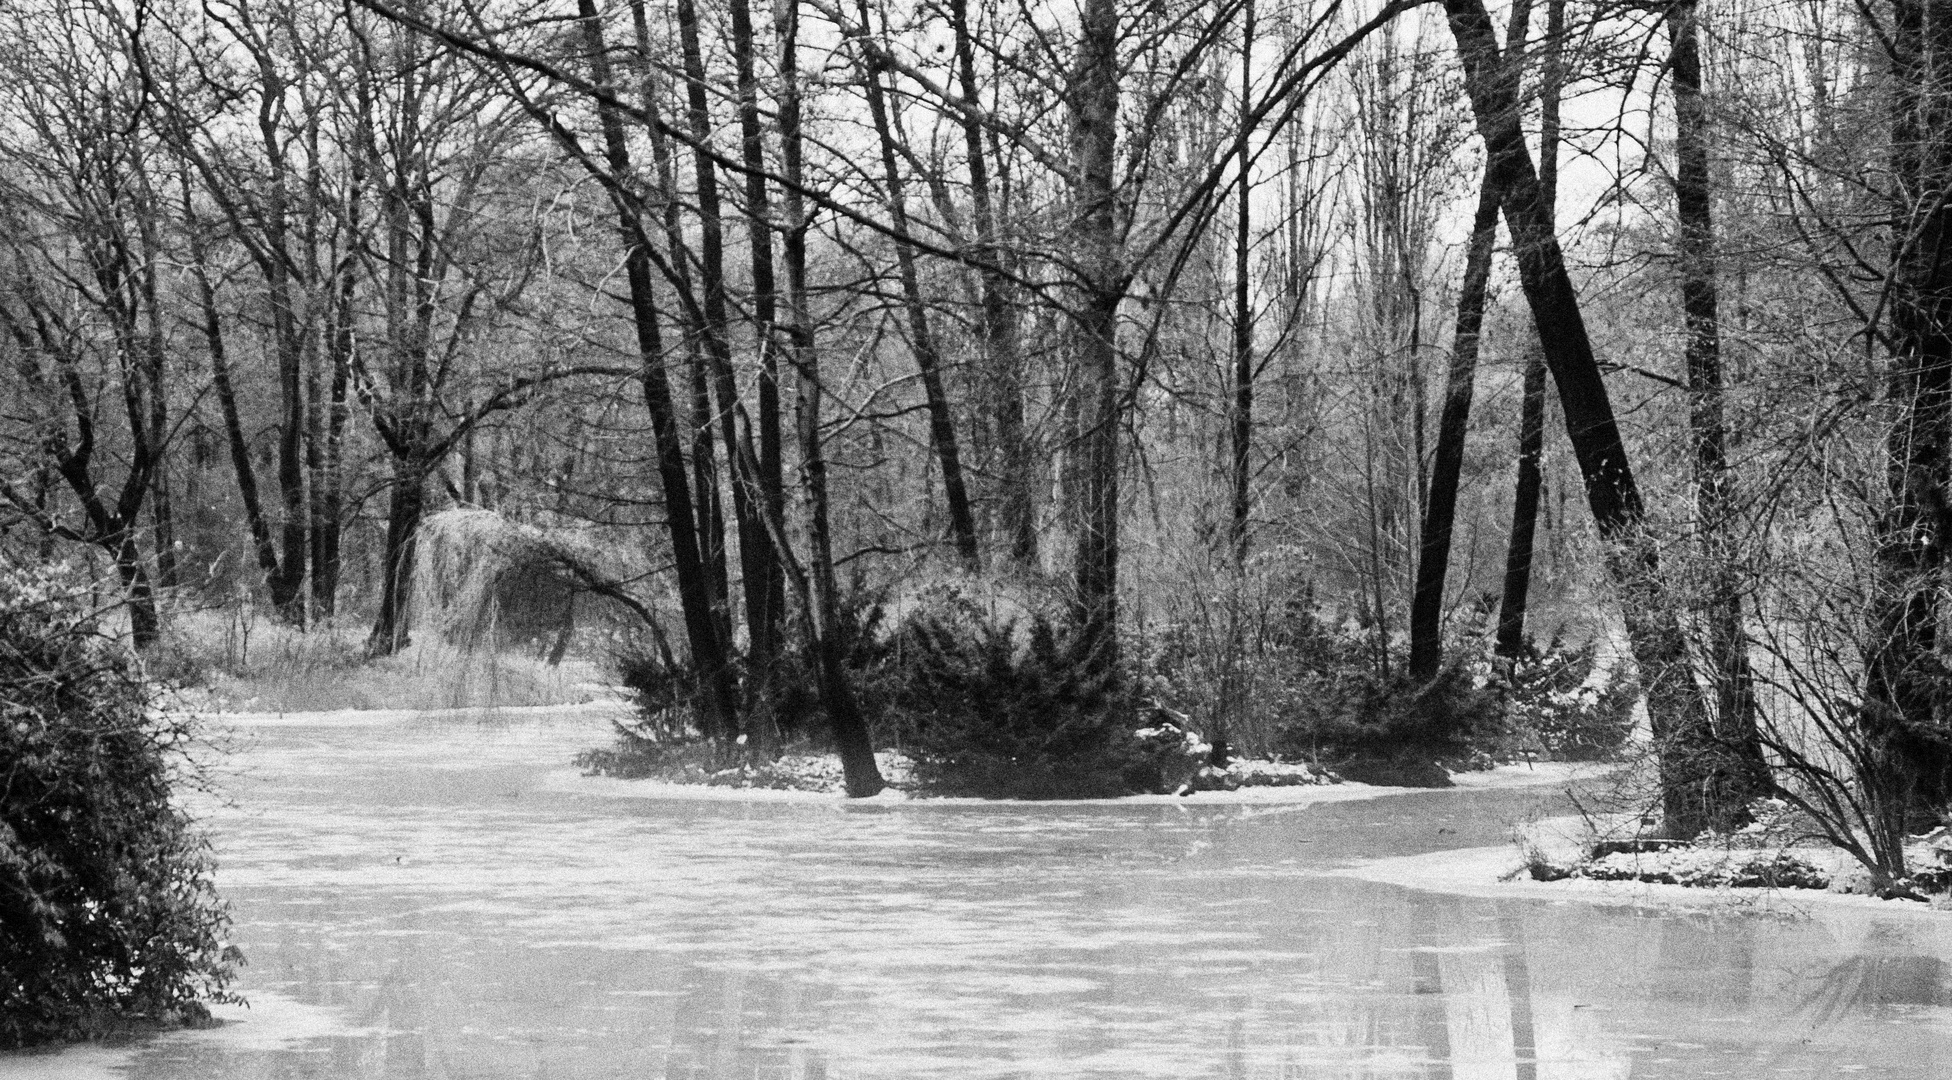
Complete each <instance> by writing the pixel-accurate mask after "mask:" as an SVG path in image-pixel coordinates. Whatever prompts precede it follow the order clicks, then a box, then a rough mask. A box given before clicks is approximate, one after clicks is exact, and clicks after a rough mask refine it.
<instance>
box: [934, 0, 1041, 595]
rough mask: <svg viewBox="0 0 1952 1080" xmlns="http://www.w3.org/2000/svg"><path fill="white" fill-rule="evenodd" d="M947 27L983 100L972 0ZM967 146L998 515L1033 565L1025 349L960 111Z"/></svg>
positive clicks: (985, 167)
mask: <svg viewBox="0 0 1952 1080" xmlns="http://www.w3.org/2000/svg"><path fill="white" fill-rule="evenodd" d="M949 19H950V28H951V30H952V32H953V33H954V35H955V50H956V75H957V78H958V80H959V81H960V84H961V89H962V96H963V100H965V101H971V102H979V101H981V100H982V97H981V95H980V89H979V87H978V85H977V82H976V49H975V45H974V42H973V40H972V38H971V35H970V29H969V0H949ZM962 134H963V149H964V153H965V154H966V155H967V156H968V159H969V202H970V209H971V213H972V215H973V216H974V218H975V222H976V241H977V243H978V244H979V245H981V250H982V256H983V262H982V266H981V268H980V269H979V270H978V271H977V281H978V285H979V287H980V290H981V293H982V305H983V319H982V324H981V325H982V340H983V360H984V376H985V383H986V385H987V387H988V389H989V393H990V398H991V408H992V410H993V411H994V413H995V422H996V441H997V446H998V449H999V451H1000V452H1001V453H1000V457H1001V461H1002V468H1001V470H1000V471H1001V474H1002V475H1001V476H1000V477H999V478H998V481H997V484H998V487H999V488H1000V492H999V494H1000V499H999V503H1000V507H999V511H998V516H999V517H1000V518H1001V519H1002V524H1003V532H1004V535H1005V536H1006V537H1007V538H1008V543H1009V552H1010V560H1011V561H1012V562H1013V563H1015V564H1016V565H1017V566H1019V567H1022V568H1028V567H1032V566H1034V565H1036V562H1037V500H1036V496H1035V484H1036V478H1037V475H1038V472H1039V470H1038V468H1037V462H1036V461H1035V454H1034V453H1033V448H1032V447H1031V444H1030V438H1029V436H1028V434H1027V432H1026V431H1025V429H1024V415H1023V401H1024V386H1023V377H1024V371H1023V349H1022V345H1021V340H1020V337H1019V335H1018V332H1017V311H1016V305H1015V304H1014V303H1013V302H1012V295H1013V290H1012V286H1011V282H1010V278H1009V275H1008V274H1007V273H1005V272H1004V268H1003V267H1004V260H1005V257H1006V254H1007V253H1006V251H1005V249H1004V247H1003V243H1002V235H1001V230H1000V229H999V227H998V212H997V208H996V202H995V196H994V193H993V192H992V191H991V189H990V163H989V156H988V154H987V153H986V152H985V148H984V146H983V136H984V131H983V125H982V123H981V122H980V121H979V120H977V119H976V117H975V116H973V115H971V114H969V113H963V114H962Z"/></svg>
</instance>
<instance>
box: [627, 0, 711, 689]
mask: <svg viewBox="0 0 1952 1080" xmlns="http://www.w3.org/2000/svg"><path fill="white" fill-rule="evenodd" d="M630 18H631V27H632V30H633V32H634V33H635V34H636V38H637V63H638V66H639V80H640V83H641V85H640V87H639V102H638V107H639V108H641V109H642V110H643V111H644V114H645V115H646V116H648V117H653V118H655V117H657V116H658V115H659V112H660V99H661V98H662V96H663V95H662V94H661V92H660V83H661V80H660V79H659V77H658V68H657V66H656V63H655V61H654V57H655V56H656V55H657V54H658V50H657V49H656V48H654V47H653V44H652V41H651V29H650V20H649V18H648V17H647V16H646V14H645V11H644V0H631V3H630ZM650 135H651V139H650V142H651V159H652V163H653V166H654V168H655V171H656V179H657V190H658V194H659V195H660V197H661V201H662V203H663V206H664V215H663V226H664V239H665V243H666V245H667V247H668V252H669V257H668V258H667V260H666V265H667V266H668V267H669V269H670V275H669V276H670V281H671V287H672V288H673V289H675V290H676V291H677V292H678V293H679V294H680V297H681V302H680V304H679V310H680V311H681V312H683V313H684V317H685V361H686V363H685V381H684V384H683V385H684V389H685V392H686V394H687V395H688V397H687V404H688V408H689V417H690V430H691V439H690V451H691V484H692V506H693V509H694V512H695V514H696V518H697V523H698V553H699V559H700V565H701V569H702V572H703V574H704V576H705V581H704V586H705V590H706V594H707V595H708V596H710V598H711V604H712V618H713V621H714V622H715V623H716V624H717V626H718V637H719V640H720V641H725V642H730V641H731V640H732V602H731V585H730V583H729V582H728V580H727V577H726V554H725V506H724V502H723V500H722V499H721V497H720V494H719V484H718V464H717V454H716V452H715V451H714V450H713V447H712V406H711V390H710V360H709V358H708V357H707V355H706V350H705V338H706V334H707V332H708V331H707V327H706V326H705V321H704V320H703V319H700V318H698V316H697V313H698V312H699V311H701V310H702V308H701V306H700V304H699V301H698V295H697V292H696V290H695V289H694V288H693V286H692V278H691V264H692V262H693V253H692V249H691V246H690V243H689V242H688V241H687V240H686V238H685V230H684V200H683V199H680V198H679V197H678V195H677V191H678V183H677V167H676V164H675V162H674V161H673V154H672V150H671V140H670V139H669V138H668V137H667V136H666V135H665V132H664V129H663V128H661V127H658V126H656V125H655V124H654V125H652V126H651V132H650ZM673 407H674V409H675V402H674V406H673ZM676 415H677V414H674V419H675V418H676ZM727 648H728V649H729V648H730V646H729V645H728V646H727ZM728 656H729V652H728Z"/></svg>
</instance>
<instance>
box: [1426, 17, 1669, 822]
mask: <svg viewBox="0 0 1952 1080" xmlns="http://www.w3.org/2000/svg"><path fill="white" fill-rule="evenodd" d="M1444 10H1445V13H1446V14H1447V15H1448V17H1449V22H1450V28H1451V32H1452V34H1453V36H1454V37H1455V38H1456V41H1457V48H1458V53H1459V56H1460V58H1461V59H1462V60H1463V63H1464V70H1465V87H1466V90H1467V92H1468V93H1469V96H1470V98H1471V111H1472V113H1473V114H1474V115H1475V116H1476V118H1477V124H1478V131H1479V134H1480V135H1482V136H1483V138H1484V142H1485V150H1486V154H1487V157H1488V160H1489V161H1490V162H1491V163H1492V170H1493V179H1494V180H1495V182H1496V183H1497V184H1498V188H1499V192H1500V195H1501V196H1502V199H1503V203H1504V214H1505V225H1506V228H1507V229H1509V230H1510V232H1511V236H1512V245H1513V248H1514V253H1515V254H1516V256H1517V258H1518V269H1519V280H1520V283H1521V284H1522V285H1523V287H1524V290H1525V298H1526V301H1527V303H1528V304H1529V306H1530V307H1531V309H1532V319H1533V322H1534V323H1535V324H1536V327H1537V329H1538V334H1539V340H1540V343H1541V347H1542V349H1543V352H1544V354H1545V363H1546V368H1547V370H1548V371H1550V372H1551V374H1552V379H1553V382H1554V383H1555V384H1556V385H1557V387H1558V391H1559V402H1560V405H1561V407H1562V410H1563V412H1564V413H1565V418H1566V434H1567V436H1568V437H1569V439H1570V441H1571V443H1572V450H1573V456H1574V457H1575V458H1576V459H1577V460H1578V462H1579V471H1580V475H1581V477H1582V478H1583V479H1584V480H1585V484H1586V502H1587V506H1588V508H1589V509H1590V510H1591V512H1592V515H1593V520H1594V523H1595V524H1596V525H1597V526H1598V528H1599V533H1600V538H1601V539H1602V541H1604V542H1605V543H1606V544H1607V545H1608V547H1609V548H1610V551H1609V553H1608V556H1607V569H1608V572H1609V574H1610V576H1611V577H1612V578H1613V581H1614V585H1615V587H1616V588H1617V589H1618V590H1619V597H1620V606H1621V610H1622V614H1623V615H1624V616H1625V620H1626V624H1627V637H1628V641H1629V642H1630V643H1631V645H1632V648H1633V655H1634V663H1635V665H1636V666H1637V667H1638V669H1639V673H1640V679H1641V685H1642V688H1643V690H1644V691H1645V692H1646V695H1647V711H1648V716H1649V719H1650V721H1651V723H1652V726H1653V729H1654V737H1655V740H1656V742H1657V743H1659V744H1661V745H1670V744H1673V743H1674V742H1675V741H1676V740H1677V737H1678V734H1679V733H1680V732H1683V731H1692V730H1698V729H1699V727H1700V725H1701V724H1702V723H1704V718H1703V716H1702V705H1701V700H1700V694H1699V692H1698V691H1697V690H1696V688H1695V686H1694V676H1693V671H1692V669H1691V668H1690V666H1689V664H1688V658H1687V655H1686V648H1685V645H1684V642H1683V639H1682V637H1681V634H1680V628H1679V626H1678V624H1677V622H1676V620H1675V618H1674V615H1673V612H1672V609H1671V608H1670V607H1669V606H1668V605H1667V604H1666V603H1665V602H1664V600H1663V598H1662V596H1661V595H1660V589H1659V587H1658V574H1659V568H1660V567H1659V556H1658V554H1657V551H1656V549H1655V546H1654V544H1653V543H1652V540H1651V538H1650V537H1648V536H1647V535H1646V534H1645V526H1646V514H1645V510H1644V508H1643V506H1642V503H1641V501H1640V490H1639V488H1638V486H1637V485H1636V484H1635V482H1634V476H1633V468H1632V465H1631V463H1630V462H1629V460H1628V458H1627V451H1626V446H1625V444H1623V443H1622V442H1621V440H1620V430H1619V426H1618V424H1617V423H1616V422H1615V420H1614V417H1613V403H1612V400H1611V398H1610V396H1609V395H1608V394H1607V390H1606V383H1605V381H1604V380H1603V379H1602V378H1601V376H1600V370H1599V364H1598V362H1597V360H1596V359H1595V357H1594V355H1593V346H1592V342H1591V340H1590V339H1589V338H1588V337H1587V335H1586V322H1585V318H1584V315H1583V314H1582V312H1581V310H1580V305H1579V294H1578V292H1577V291H1576V290H1575V289H1574V288H1573V285H1572V279H1571V277H1570V276H1569V275H1568V274H1567V273H1566V266H1565V256H1564V253H1563V252H1561V251H1560V249H1559V240H1558V237H1557V236H1556V235H1554V231H1553V225H1552V217H1551V214H1550V213H1549V212H1548V210H1547V208H1546V205H1545V201H1544V195H1543V192H1542V191H1541V190H1540V187H1539V179H1538V173H1537V172H1536V171H1534V169H1533V167H1532V154H1531V150H1530V148H1528V147H1527V146H1526V145H1525V138H1524V133H1523V130H1522V129H1521V128H1520V126H1519V113H1518V87H1517V84H1516V80H1515V79H1513V78H1512V77H1511V74H1512V73H1511V71H1510V69H1509V67H1508V66H1507V65H1505V64H1503V63H1502V62H1501V61H1500V57H1499V50H1498V42H1497V37H1496V33H1495V31H1494V30H1493V29H1492V25H1491V17H1490V15H1489V14H1487V13H1486V12H1485V9H1484V4H1483V3H1482V0H1444ZM1673 764H1675V763H1674V762H1672V761H1670V760H1669V759H1668V758H1666V757H1663V758H1662V781H1663V801H1662V809H1663V811H1664V816H1665V823H1664V826H1663V827H1664V828H1665V829H1666V830H1667V831H1668V832H1669V833H1670V834H1671V835H1688V836H1692V835H1694V833H1696V832H1699V831H1700V830H1701V829H1702V828H1703V827H1705V825H1706V822H1705V821H1703V819H1702V818H1701V817H1700V815H1699V813H1698V810H1697V806H1696V805H1695V803H1694V801H1693V800H1692V799H1690V798H1689V793H1688V792H1687V791H1686V790H1685V789H1683V788H1681V787H1679V786H1677V785H1672V784H1667V783H1666V781H1667V780H1669V779H1670V778H1671V777H1670V776H1669V767H1670V766H1671V765H1673Z"/></svg>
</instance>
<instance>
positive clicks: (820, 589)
mask: <svg viewBox="0 0 1952 1080" xmlns="http://www.w3.org/2000/svg"><path fill="white" fill-rule="evenodd" d="M865 14H866V13H865V12H863V15H864V16H865ZM776 25H777V27H778V31H779V40H780V61H781V62H780V77H781V82H782V85H783V87H784V89H783V90H782V92H781V96H780V107H779V130H780V145H781V151H782V154H783V156H784V158H785V161H784V166H785V170H786V177H787V180H788V182H789V183H788V187H787V188H786V192H785V203H786V222H787V232H786V236H785V243H784V247H785V255H786V288H787V305H788V309H789V310H790V312H791V318H790V324H789V340H790V342H791V345H790V348H791V354H792V359H793V366H794V370H795V372H796V373H797V374H798V376H799V388H800V400H799V411H798V416H797V421H798V428H799V437H800V455H801V462H800V480H801V485H802V488H803V490H804V492H805V495H806V513H807V526H806V529H807V547H808V553H807V562H808V565H809V573H808V576H809V577H810V578H811V581H810V583H809V591H810V592H811V594H812V595H811V597H810V600H811V601H812V602H811V603H809V604H808V605H807V608H808V611H807V613H806V620H805V624H806V627H807V631H808V639H809V640H808V651H809V652H811V653H812V654H813V657H814V661H815V671H814V679H815V682H816V684H817V685H818V687H819V692H820V701H821V707H822V709H823V711H825V712H826V714H827V724H828V727H829V728H830V729H831V730H832V732H833V737H834V742H835V746H836V749H838V750H839V752H840V760H841V774H842V778H843V783H844V784H845V785H846V788H847V794H848V795H849V796H851V797H854V798H865V797H867V796H869V795H873V794H875V793H877V792H879V791H880V790H881V789H882V788H884V787H886V786H887V783H886V781H884V780H883V779H882V777H881V770H880V768H879V767H878V766H877V765H876V764H875V760H874V742H873V740H872V738H871V737H870V733H869V731H868V723H867V716H866V714H865V712H864V711H863V710H862V708H861V702H860V699H859V697H858V696H857V695H856V694H855V692H854V685H853V681H852V676H851V674H850V673H849V672H848V670H847V665H846V655H845V653H846V649H847V641H848V638H849V635H848V634H846V633H845V632H843V629H842V627H841V614H840V598H839V594H840V590H839V586H838V584H837V582H836V580H835V576H834V544H833V529H832V526H831V524H830V517H831V515H830V514H829V499H828V494H827V455H826V450H825V448H824V447H822V446H821V442H820V398H821V395H822V394H823V393H824V392H825V388H824V387H823V386H822V385H821V382H820V353H819V350H818V344H817V341H816V339H815V333H814V324H813V311H812V308H811V306H810V302H809V300H808V294H807V215H806V208H805V206H804V205H803V202H802V199H801V197H800V194H799V185H800V182H801V177H802V173H803V166H804V162H803V142H802V138H801V134H800V87H799V78H800V71H799V31H800V7H799V3H798V0H785V3H784V4H783V5H782V6H781V7H780V8H779V9H777V23H776ZM862 25H864V26H865V25H867V24H866V21H865V19H864V20H863V23H862ZM870 78H873V76H872V75H870ZM886 145H887V144H886V142H885V141H884V143H883V147H884V150H885V148H886Z"/></svg>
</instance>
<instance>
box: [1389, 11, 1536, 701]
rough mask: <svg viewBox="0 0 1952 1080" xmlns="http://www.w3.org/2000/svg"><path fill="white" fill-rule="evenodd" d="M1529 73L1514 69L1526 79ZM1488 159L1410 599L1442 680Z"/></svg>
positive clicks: (1485, 237) (1512, 39) (1416, 665)
mask: <svg viewBox="0 0 1952 1080" xmlns="http://www.w3.org/2000/svg"><path fill="white" fill-rule="evenodd" d="M1531 14H1532V5H1531V3H1530V0H1519V2H1518V3H1516V4H1513V5H1512V11H1511V20H1510V22H1509V23H1508V24H1507V28H1506V31H1505V41H1506V49H1505V57H1506V62H1507V63H1509V64H1511V65H1512V66H1513V67H1514V68H1521V67H1522V65H1523V63H1524V61H1523V59H1522V58H1523V55H1524V52H1523V50H1524V47H1525V32H1526V28H1527V24H1528V23H1529V22H1530V21H1531ZM1520 74H1521V72H1519V71H1514V72H1513V75H1512V77H1513V78H1518V77H1519V76H1520ZM1491 176H1492V169H1491V163H1490V161H1489V160H1487V161H1486V162H1485V170H1484V177H1483V178H1482V179H1481V180H1480V181H1479V183H1478V206H1477V213H1476V214H1475V215H1473V217H1472V219H1471V242H1470V246H1469V247H1468V248H1467V249H1466V252H1465V256H1464V280H1463V282H1462V284H1461V286H1460V287H1459V289H1458V291H1457V330H1456V332H1455V334H1454V335H1453V337H1452V339H1451V353H1450V371H1449V372H1448V373H1447V375H1446V376H1445V381H1444V407H1443V413H1442V414H1441V416H1440V417H1439V418H1438V421H1437V447H1436V451H1435V453H1434V454H1433V455H1432V456H1431V461H1430V483H1429V485H1428V487H1427V488H1426V490H1427V491H1428V492H1429V495H1428V498H1426V499H1425V501H1424V508H1423V528H1422V533H1421V536H1420V539H1419V542H1418V546H1417V578H1416V589H1415V591H1414V592H1413V593H1412V594H1411V597H1410V677H1411V678H1413V679H1417V680H1419V681H1428V680H1430V679H1433V678H1436V676H1437V672H1438V671H1439V670H1441V669H1442V668H1443V662H1444V636H1443V635H1444V585H1445V581H1446V579H1447V578H1448V577H1449V574H1450V543H1451V533H1452V530H1453V527H1454V525H1455V521H1456V517H1457V488H1458V485H1459V484H1460V483H1461V482H1462V480H1463V475H1464V443H1465V440H1466V437H1467V436H1468V435H1469V433H1470V425H1471V398H1472V396H1473V392H1474V388H1475V384H1476V382H1477V367H1478V340H1479V337H1480V335H1481V333H1482V331H1483V329H1484V304H1485V295H1486V293H1487V292H1488V291H1489V289H1490V285H1491V256H1492V254H1493V249H1494V248H1495V247H1496V244H1497V240H1498V189H1497V188H1496V187H1494V186H1493V185H1492V182H1491Z"/></svg>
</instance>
